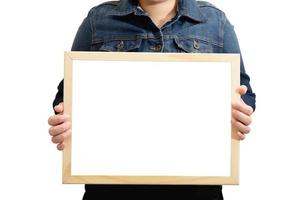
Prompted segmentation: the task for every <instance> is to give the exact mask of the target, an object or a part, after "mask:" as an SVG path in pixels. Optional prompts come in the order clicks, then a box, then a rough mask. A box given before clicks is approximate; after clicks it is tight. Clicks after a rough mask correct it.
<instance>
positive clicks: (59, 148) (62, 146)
mask: <svg viewBox="0 0 300 200" xmlns="http://www.w3.org/2000/svg"><path fill="white" fill-rule="evenodd" d="M56 148H57V150H59V151H62V150H64V148H65V144H64V143H60V144H58V145H57V147H56Z"/></svg>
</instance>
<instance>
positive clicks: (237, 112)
mask: <svg viewBox="0 0 300 200" xmlns="http://www.w3.org/2000/svg"><path fill="white" fill-rule="evenodd" d="M238 91H239V93H240V95H241V96H242V95H244V94H246V92H247V87H246V86H244V85H242V86H240V87H239V88H238ZM252 113H253V109H252V107H251V106H248V105H247V104H246V103H245V102H244V101H243V100H242V99H241V101H239V102H237V103H234V104H232V125H233V126H234V127H236V129H237V135H238V137H239V139H240V140H244V139H245V138H246V134H248V133H250V127H249V125H250V124H251V122H252V118H251V115H252Z"/></svg>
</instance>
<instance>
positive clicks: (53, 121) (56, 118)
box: [48, 114, 70, 126]
mask: <svg viewBox="0 0 300 200" xmlns="http://www.w3.org/2000/svg"><path fill="white" fill-rule="evenodd" d="M69 119H70V116H69V115H67V114H63V115H52V116H51V117H49V119H48V124H49V125H50V126H57V125H59V124H62V123H63V122H66V121H68V120H69Z"/></svg>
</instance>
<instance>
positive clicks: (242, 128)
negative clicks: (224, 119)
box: [232, 119, 251, 134]
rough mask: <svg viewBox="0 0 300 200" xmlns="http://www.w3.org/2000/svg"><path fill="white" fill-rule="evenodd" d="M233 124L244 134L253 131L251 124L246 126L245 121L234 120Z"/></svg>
mask: <svg viewBox="0 0 300 200" xmlns="http://www.w3.org/2000/svg"><path fill="white" fill-rule="evenodd" d="M232 124H233V126H234V127H236V128H237V130H238V131H239V132H241V133H243V134H248V133H250V131H251V128H250V127H249V126H245V125H244V124H243V123H241V122H239V121H236V120H234V119H233V120H232Z"/></svg>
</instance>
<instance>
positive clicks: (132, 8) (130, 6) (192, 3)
mask: <svg viewBox="0 0 300 200" xmlns="http://www.w3.org/2000/svg"><path fill="white" fill-rule="evenodd" d="M138 6H139V5H138V0H120V3H119V5H118V6H117V7H116V9H114V10H113V11H112V12H111V14H112V15H116V16H126V15H129V14H132V13H134V14H136V15H138V13H140V12H141V10H140V9H139V8H138ZM178 15H179V16H185V17H188V18H191V19H193V20H195V21H198V22H203V21H205V20H206V19H205V18H204V16H203V15H202V14H201V12H200V10H199V6H198V4H197V2H196V0H178Z"/></svg>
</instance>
